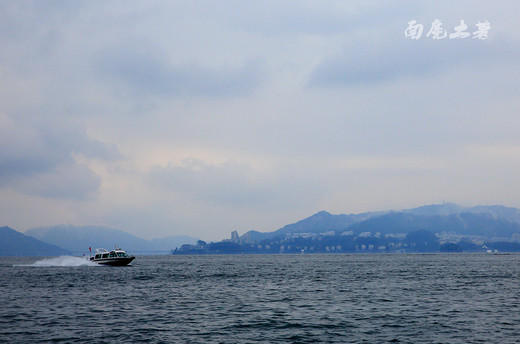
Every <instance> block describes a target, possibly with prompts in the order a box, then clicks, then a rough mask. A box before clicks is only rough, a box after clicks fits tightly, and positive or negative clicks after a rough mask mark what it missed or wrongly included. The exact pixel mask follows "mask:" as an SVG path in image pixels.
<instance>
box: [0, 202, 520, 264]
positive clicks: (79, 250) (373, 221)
mask: <svg viewBox="0 0 520 344" xmlns="http://www.w3.org/2000/svg"><path fill="white" fill-rule="evenodd" d="M419 230H426V231H430V232H432V233H437V234H439V233H449V234H455V235H458V236H459V237H460V236H479V237H484V238H488V239H489V240H496V241H499V240H502V241H503V240H504V239H505V240H506V241H507V240H514V241H519V240H518V239H519V238H520V209H517V208H511V207H505V206H502V205H493V206H476V207H463V206H460V205H456V204H452V203H444V204H434V205H425V206H421V207H418V208H412V209H404V210H399V211H394V210H388V211H377V212H365V213H360V214H348V215H347V214H338V215H334V214H330V213H328V212H326V211H320V212H318V213H316V214H314V215H312V216H310V217H308V218H305V219H303V220H301V221H298V222H295V223H292V224H289V225H286V226H284V227H282V228H280V229H278V230H275V231H273V232H258V231H249V232H247V233H245V234H244V235H242V236H240V237H239V239H238V242H239V243H258V242H261V241H263V240H271V239H274V238H282V237H286V236H287V235H298V234H301V233H326V232H334V233H336V234H341V233H345V232H347V233H352V234H353V235H366V234H367V233H369V234H368V235H377V234H379V235H386V234H396V233H398V234H407V233H412V232H415V231H419ZM196 241H197V238H193V237H189V236H172V237H166V238H162V239H153V240H145V239H142V238H139V237H136V236H134V235H132V234H129V233H126V232H124V231H121V230H117V229H112V228H107V227H99V226H82V227H75V226H54V227H42V228H34V229H31V230H28V231H27V232H26V235H24V234H22V233H20V232H17V231H15V230H14V229H12V228H9V227H2V228H0V256H53V255H62V254H83V253H85V254H87V253H88V248H89V247H92V248H100V247H103V248H107V249H109V248H112V247H113V246H114V245H117V246H119V247H122V248H124V249H126V250H128V251H130V252H131V253H136V254H147V253H150V254H158V253H166V252H169V251H170V250H172V249H174V248H176V247H180V246H181V245H182V244H191V245H193V244H195V242H196Z"/></svg>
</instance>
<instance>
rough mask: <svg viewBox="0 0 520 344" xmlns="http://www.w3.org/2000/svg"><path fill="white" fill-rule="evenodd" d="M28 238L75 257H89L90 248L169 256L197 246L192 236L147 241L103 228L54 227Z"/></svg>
mask: <svg viewBox="0 0 520 344" xmlns="http://www.w3.org/2000/svg"><path fill="white" fill-rule="evenodd" d="M25 234H27V235H29V236H31V237H34V238H36V239H38V240H41V241H43V242H46V243H50V244H53V245H56V246H59V247H63V248H66V249H67V250H69V251H72V252H73V253H76V254H77V253H88V252H89V247H92V250H94V249H95V248H106V249H110V248H113V247H114V245H117V246H118V247H121V248H123V249H125V250H127V251H130V252H132V253H137V254H149V253H151V254H159V253H166V252H169V251H170V250H171V249H172V248H175V247H178V246H180V245H182V244H184V243H195V242H196V241H197V240H198V239H197V238H193V237H190V236H170V237H165V238H161V239H152V240H146V239H143V238H139V237H136V236H135V235H132V234H129V233H127V232H124V231H122V230H118V229H113V228H108V227H100V226H81V227H75V226H54V227H41V228H33V229H30V230H28V231H26V232H25Z"/></svg>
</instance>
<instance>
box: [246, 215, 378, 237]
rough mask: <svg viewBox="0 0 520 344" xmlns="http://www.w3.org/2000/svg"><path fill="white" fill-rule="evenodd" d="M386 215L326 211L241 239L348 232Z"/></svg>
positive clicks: (251, 232) (251, 233)
mask: <svg viewBox="0 0 520 344" xmlns="http://www.w3.org/2000/svg"><path fill="white" fill-rule="evenodd" d="M386 213H387V212H368V213H361V214H349V215H345V214H340V215H333V214H330V213H328V212H326V211H320V212H318V213H316V214H314V215H312V216H310V217H308V218H305V219H303V220H301V221H298V222H296V223H293V224H290V225H286V226H284V227H282V228H280V229H278V230H276V231H274V232H268V233H261V232H257V231H250V232H247V233H246V234H244V235H243V236H242V237H241V238H244V239H246V241H260V240H264V239H271V238H275V237H279V236H285V234H288V233H323V232H328V231H339V230H346V228H347V227H348V226H349V225H351V224H353V223H357V222H361V221H363V220H366V219H369V218H371V217H373V216H378V215H382V214H386Z"/></svg>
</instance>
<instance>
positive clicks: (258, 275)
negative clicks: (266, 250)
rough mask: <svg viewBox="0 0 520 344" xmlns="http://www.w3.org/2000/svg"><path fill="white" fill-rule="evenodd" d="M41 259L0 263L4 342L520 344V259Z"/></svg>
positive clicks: (1, 338)
mask: <svg viewBox="0 0 520 344" xmlns="http://www.w3.org/2000/svg"><path fill="white" fill-rule="evenodd" d="M37 260H38V259H36V258H33V259H31V258H1V259H0V301H1V304H0V342H2V343H3V342H7V343H35V342H38V343H41V342H63V343H75V342H80V343H83V342H93V343H122V342H128V343H136V342H151V343H514V342H520V255H473V254H454V255H442V254H433V255H419V254H417V255H405V254H400V255H375V254H374V255H359V254H358V255H263V256H261V255H260V256H259V255H246V256H240V255H236V256H233V255H230V256H156V257H149V256H147V257H138V258H137V259H136V260H135V261H134V262H133V266H129V267H103V266H84V265H83V266H72V265H78V262H82V261H78V260H75V259H71V258H56V259H54V260H52V261H44V262H38V263H37V264H34V263H35V262H36V261H37ZM19 265H29V266H19ZM53 265H67V266H53Z"/></svg>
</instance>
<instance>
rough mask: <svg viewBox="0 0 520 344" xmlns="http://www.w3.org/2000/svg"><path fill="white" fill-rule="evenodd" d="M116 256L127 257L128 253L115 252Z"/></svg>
mask: <svg viewBox="0 0 520 344" xmlns="http://www.w3.org/2000/svg"><path fill="white" fill-rule="evenodd" d="M117 256H118V257H128V254H126V253H125V252H117Z"/></svg>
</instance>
